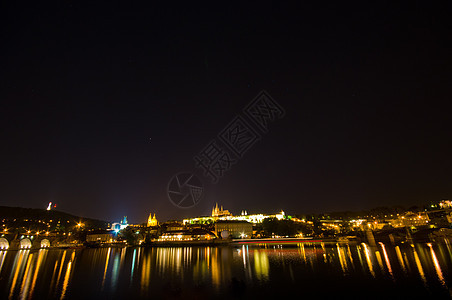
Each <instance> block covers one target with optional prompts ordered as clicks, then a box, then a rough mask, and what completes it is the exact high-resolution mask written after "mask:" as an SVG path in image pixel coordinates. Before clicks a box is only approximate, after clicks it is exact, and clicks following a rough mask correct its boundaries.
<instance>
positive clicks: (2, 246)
mask: <svg viewBox="0 0 452 300" xmlns="http://www.w3.org/2000/svg"><path fill="white" fill-rule="evenodd" d="M63 246H69V245H68V244H66V243H64V244H63V243H61V242H60V238H59V237H56V236H47V235H22V234H16V235H2V237H0V250H8V249H9V250H20V249H41V248H50V247H63Z"/></svg>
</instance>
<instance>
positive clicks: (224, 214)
mask: <svg viewBox="0 0 452 300" xmlns="http://www.w3.org/2000/svg"><path fill="white" fill-rule="evenodd" d="M266 218H276V219H278V220H282V219H285V218H287V216H286V215H285V213H284V211H281V212H280V213H278V214H270V215H266V214H265V215H264V214H252V215H249V214H248V213H247V212H246V211H242V214H241V215H240V216H234V215H232V214H231V213H230V212H229V211H228V210H224V209H223V206H221V207H220V208H219V207H218V204H216V206H215V207H214V208H213V209H212V216H211V217H196V218H190V219H184V220H183V223H184V224H185V225H186V224H205V223H214V222H216V221H246V222H249V223H252V224H258V223H262V221H263V220H264V219H266Z"/></svg>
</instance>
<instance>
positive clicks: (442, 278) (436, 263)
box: [427, 243, 447, 287]
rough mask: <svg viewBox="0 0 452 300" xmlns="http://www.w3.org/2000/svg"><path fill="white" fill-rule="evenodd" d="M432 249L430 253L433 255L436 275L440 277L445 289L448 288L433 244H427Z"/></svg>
mask: <svg viewBox="0 0 452 300" xmlns="http://www.w3.org/2000/svg"><path fill="white" fill-rule="evenodd" d="M427 245H428V246H429V247H430V253H431V254H432V260H433V265H434V266H435V271H436V274H437V275H438V279H439V281H440V282H441V284H442V285H443V286H444V287H447V286H446V281H445V280H444V276H443V272H441V267H440V266H439V262H438V259H437V258H436V254H435V251H434V250H433V247H432V244H430V243H428V244H427Z"/></svg>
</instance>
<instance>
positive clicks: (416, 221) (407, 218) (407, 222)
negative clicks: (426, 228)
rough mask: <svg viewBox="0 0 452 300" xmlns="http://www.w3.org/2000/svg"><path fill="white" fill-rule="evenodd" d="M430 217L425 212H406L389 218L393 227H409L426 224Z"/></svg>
mask: <svg viewBox="0 0 452 300" xmlns="http://www.w3.org/2000/svg"><path fill="white" fill-rule="evenodd" d="M429 221H430V218H429V217H428V215H427V213H419V214H415V213H413V212H410V211H408V212H406V213H405V214H404V215H403V216H399V217H398V218H397V219H394V220H390V224H391V225H392V226H393V227H406V226H408V227H411V226H423V225H428V223H429Z"/></svg>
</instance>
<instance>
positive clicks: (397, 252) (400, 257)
mask: <svg viewBox="0 0 452 300" xmlns="http://www.w3.org/2000/svg"><path fill="white" fill-rule="evenodd" d="M395 250H396V254H397V259H398V260H399V264H400V266H401V267H402V270H403V272H404V273H405V274H406V272H407V271H406V268H405V263H404V262H403V257H402V253H401V252H400V248H399V246H396V247H395Z"/></svg>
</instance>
